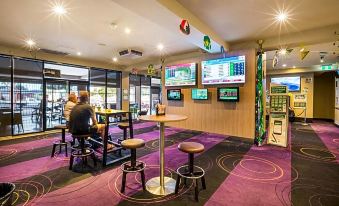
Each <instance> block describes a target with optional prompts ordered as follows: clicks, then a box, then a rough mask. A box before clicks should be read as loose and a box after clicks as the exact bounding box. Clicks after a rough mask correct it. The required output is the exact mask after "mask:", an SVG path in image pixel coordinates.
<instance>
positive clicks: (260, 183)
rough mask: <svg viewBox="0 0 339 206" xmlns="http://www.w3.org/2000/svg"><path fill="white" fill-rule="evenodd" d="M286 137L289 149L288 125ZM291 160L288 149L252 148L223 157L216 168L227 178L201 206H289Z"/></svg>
mask: <svg viewBox="0 0 339 206" xmlns="http://www.w3.org/2000/svg"><path fill="white" fill-rule="evenodd" d="M289 137H290V138H289V145H291V125H290V127H289ZM291 157H292V156H291V150H290V146H288V147H287V148H282V147H277V146H272V145H264V146H262V147H257V146H252V147H251V149H250V150H249V151H248V152H247V154H246V155H244V156H242V155H238V154H236V153H233V154H232V153H225V154H224V158H223V159H221V160H222V161H221V162H219V166H220V167H222V168H223V169H224V170H225V172H227V173H229V176H228V177H227V178H226V179H225V181H224V182H223V183H222V184H221V185H220V186H219V188H218V189H217V190H216V191H215V192H214V193H213V195H212V196H211V197H210V199H209V200H208V201H207V202H206V204H205V206H228V205H229V206H234V205H237V206H248V205H271V206H276V205H286V206H289V205H291V200H290V193H291V182H292V180H291V169H292V168H291ZM223 162H225V164H223ZM226 162H227V163H228V164H226ZM232 165H236V166H235V167H232Z"/></svg>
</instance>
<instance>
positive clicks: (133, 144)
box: [120, 139, 146, 193]
mask: <svg viewBox="0 0 339 206" xmlns="http://www.w3.org/2000/svg"><path fill="white" fill-rule="evenodd" d="M121 146H122V147H123V148H125V149H130V150H131V161H129V162H125V163H123V164H122V165H121V167H120V168H121V170H122V183H121V193H124V192H125V185H126V176H127V174H128V173H135V172H140V175H141V183H142V188H143V189H144V190H146V186H145V173H144V170H145V167H146V164H145V163H144V162H142V161H138V160H137V154H136V149H137V148H141V147H143V146H145V141H144V140H142V139H127V140H124V141H122V142H121Z"/></svg>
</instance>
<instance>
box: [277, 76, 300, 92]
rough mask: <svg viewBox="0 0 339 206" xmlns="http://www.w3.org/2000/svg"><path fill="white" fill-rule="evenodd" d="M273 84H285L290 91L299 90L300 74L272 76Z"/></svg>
mask: <svg viewBox="0 0 339 206" xmlns="http://www.w3.org/2000/svg"><path fill="white" fill-rule="evenodd" d="M271 83H272V84H281V85H285V86H287V88H288V91H290V92H299V91H300V76H294V77H272V78H271Z"/></svg>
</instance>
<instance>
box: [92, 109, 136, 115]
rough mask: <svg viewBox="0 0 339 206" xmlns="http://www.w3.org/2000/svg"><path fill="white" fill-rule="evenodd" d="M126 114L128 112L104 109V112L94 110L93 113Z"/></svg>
mask: <svg viewBox="0 0 339 206" xmlns="http://www.w3.org/2000/svg"><path fill="white" fill-rule="evenodd" d="M128 112H129V111H126V110H117V109H105V110H100V111H97V110H95V113H96V114H100V115H110V114H124V113H128Z"/></svg>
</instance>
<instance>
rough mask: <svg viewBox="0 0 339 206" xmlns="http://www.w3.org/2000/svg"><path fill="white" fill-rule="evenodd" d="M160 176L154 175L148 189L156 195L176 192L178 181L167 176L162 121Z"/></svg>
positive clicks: (161, 124) (161, 125)
mask: <svg viewBox="0 0 339 206" xmlns="http://www.w3.org/2000/svg"><path fill="white" fill-rule="evenodd" d="M159 160H160V177H154V178H152V179H150V180H149V181H147V183H146V189H147V190H148V191H149V192H150V193H152V194H154V195H168V194H171V193H174V190H175V183H176V181H175V180H174V179H173V178H171V177H165V123H163V122H161V123H160V137H159Z"/></svg>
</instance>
